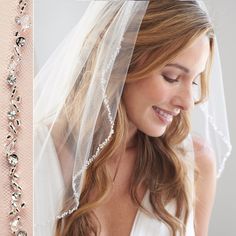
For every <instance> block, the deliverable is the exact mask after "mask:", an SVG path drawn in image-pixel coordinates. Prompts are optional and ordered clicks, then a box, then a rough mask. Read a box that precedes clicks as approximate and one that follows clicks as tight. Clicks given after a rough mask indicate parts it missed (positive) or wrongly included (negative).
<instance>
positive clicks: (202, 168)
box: [193, 138, 216, 236]
mask: <svg viewBox="0 0 236 236" xmlns="http://www.w3.org/2000/svg"><path fill="white" fill-rule="evenodd" d="M193 146H194V154H195V163H196V166H197V169H198V175H197V177H196V182H195V188H196V206H195V233H196V236H207V235H208V225H209V222H210V216H211V211H212V207H213V204H214V198H215V190H216V159H215V154H214V152H213V150H212V149H211V148H209V147H208V146H207V145H206V144H205V143H204V142H203V141H202V140H200V139H199V138H194V139H193Z"/></svg>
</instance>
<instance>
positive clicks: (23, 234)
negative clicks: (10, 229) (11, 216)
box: [16, 230, 27, 236]
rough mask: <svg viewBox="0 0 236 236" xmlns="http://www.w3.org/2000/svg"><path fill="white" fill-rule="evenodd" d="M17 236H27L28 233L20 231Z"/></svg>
mask: <svg viewBox="0 0 236 236" xmlns="http://www.w3.org/2000/svg"><path fill="white" fill-rule="evenodd" d="M16 235H17V236H27V233H26V231H24V230H20V231H18V232H17V234H16Z"/></svg>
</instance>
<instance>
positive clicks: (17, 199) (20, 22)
mask: <svg viewBox="0 0 236 236" xmlns="http://www.w3.org/2000/svg"><path fill="white" fill-rule="evenodd" d="M27 5H28V2H27V0H19V1H18V6H17V16H16V18H15V23H16V32H15V33H14V43H13V51H12V55H11V57H10V62H9V65H8V68H7V69H8V76H7V79H6V83H7V87H8V89H9V92H10V98H9V99H10V105H9V111H8V113H7V119H8V134H7V136H6V143H5V156H6V159H7V162H8V166H9V178H10V188H11V191H12V193H11V200H10V203H11V206H10V207H11V210H10V212H9V216H10V230H11V233H12V235H17V236H27V232H26V231H25V230H24V229H23V225H22V220H21V210H22V209H23V208H24V207H25V206H26V204H25V202H24V201H23V200H22V195H23V189H22V186H21V185H20V183H19V178H20V176H19V174H18V165H19V161H20V159H21V158H20V157H19V155H18V153H17V150H16V144H17V139H18V134H19V131H20V126H21V120H20V116H19V113H20V104H21V97H20V96H19V94H18V86H17V80H18V79H19V66H20V64H21V61H22V52H23V48H24V46H25V45H26V44H27V40H26V37H27V31H28V29H29V28H30V26H31V23H30V16H29V15H27V14H26V9H27Z"/></svg>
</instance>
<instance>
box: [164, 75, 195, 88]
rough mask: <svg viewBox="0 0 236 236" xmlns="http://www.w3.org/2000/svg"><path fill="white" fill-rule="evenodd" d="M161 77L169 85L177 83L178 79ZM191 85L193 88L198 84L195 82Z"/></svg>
mask: <svg viewBox="0 0 236 236" xmlns="http://www.w3.org/2000/svg"><path fill="white" fill-rule="evenodd" d="M162 76H163V78H164V79H165V80H166V81H167V82H169V83H171V84H173V83H177V82H179V79H171V78H170V77H167V76H165V75H162ZM192 84H193V85H195V86H198V83H197V82H196V81H193V82H192Z"/></svg>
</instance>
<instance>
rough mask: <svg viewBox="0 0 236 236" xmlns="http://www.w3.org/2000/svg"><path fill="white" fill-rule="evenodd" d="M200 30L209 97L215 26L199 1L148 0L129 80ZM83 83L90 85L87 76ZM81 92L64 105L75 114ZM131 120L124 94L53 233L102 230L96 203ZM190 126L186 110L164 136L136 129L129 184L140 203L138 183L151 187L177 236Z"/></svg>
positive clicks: (186, 197)
mask: <svg viewBox="0 0 236 236" xmlns="http://www.w3.org/2000/svg"><path fill="white" fill-rule="evenodd" d="M202 35H207V36H208V37H209V43H210V49H211V54H210V58H209V60H208V66H207V69H206V70H205V71H204V72H203V73H202V75H201V99H200V100H199V101H198V102H201V101H203V100H204V99H205V98H206V97H207V91H208V89H207V88H208V77H209V76H208V75H209V70H210V65H211V60H212V55H213V47H214V45H213V44H214V32H213V29H212V25H211V23H210V22H209V18H208V16H207V14H206V13H205V12H204V11H203V10H202V9H201V8H200V7H199V6H198V3H197V2H196V1H173V0H150V1H149V5H148V8H147V11H146V14H145V16H144V18H143V21H142V24H141V27H140V30H139V33H138V37H137V40H136V44H135V48H134V52H133V56H132V59H131V62H130V66H129V71H128V75H127V80H126V82H127V83H129V82H133V81H135V80H138V79H143V78H144V77H146V76H147V75H148V74H149V73H151V72H152V71H153V70H154V69H157V68H160V67H161V66H163V65H164V64H166V63H168V62H169V61H170V60H173V59H174V58H175V57H176V56H177V55H178V54H179V53H180V52H181V51H182V50H183V49H185V48H187V47H188V46H189V45H190V44H191V43H193V41H194V40H196V39H197V38H198V37H199V36H202ZM99 40H100V39H99ZM99 40H98V43H99ZM95 55H96V48H94V50H93V51H92V53H91V55H90V58H89V60H88V62H87V64H86V70H88V71H91V68H92V67H93V63H94V62H95V61H96V56H95ZM146 55H148V59H146V60H145V61H144V62H143V64H142V68H139V67H138V66H137V65H138V63H139V62H140V60H142V58H144V57H145V56H146ZM157 55H158V56H157ZM88 77H89V75H88ZM87 83H89V78H88V80H87ZM83 86H84V91H86V87H87V86H86V82H85V84H84V85H83ZM80 89H81V87H80ZM81 96H83V93H81V94H80V95H78V94H77V91H76V88H75V89H74V90H73V91H72V93H71V94H70V96H69V97H68V101H67V103H66V105H65V109H66V110H67V112H68V113H70V116H69V117H71V119H73V113H75V108H78V104H79V103H80V99H81ZM77 112H78V111H77ZM127 125H128V120H127V115H126V110H125V107H124V105H123V103H122V100H121V103H120V106H119V109H118V113H117V116H116V121H115V133H114V135H113V137H112V140H111V142H110V143H109V144H108V145H107V146H106V147H105V148H104V149H103V150H102V152H101V153H100V154H99V156H98V157H97V159H96V160H94V162H93V163H92V164H91V165H90V167H89V168H88V169H87V171H86V174H85V176H84V182H83V183H84V185H83V189H82V192H81V196H80V207H79V208H78V209H77V210H76V211H75V212H73V213H72V214H71V215H69V216H67V217H65V218H63V219H60V220H58V221H57V226H56V232H55V235H57V236H59V235H60V236H78V235H81V236H85V235H99V231H100V229H101V228H100V227H101V226H100V223H99V220H98V219H97V218H96V216H95V214H94V213H93V209H94V208H95V207H96V206H98V205H100V204H101V203H102V202H103V201H104V200H105V199H106V197H107V195H108V194H109V191H110V189H111V187H112V181H111V178H110V177H109V175H108V173H107V170H106V163H107V161H108V160H110V159H111V158H113V157H114V155H115V154H117V153H118V152H119V150H120V147H121V146H122V145H123V144H124V140H126V136H127ZM189 128H190V124H189V119H188V114H187V113H186V112H181V113H180V114H179V115H178V116H177V117H175V118H174V120H173V122H172V123H171V125H170V126H169V127H168V129H167V130H166V132H165V134H164V135H163V136H161V137H158V138H153V137H149V136H147V135H145V134H144V133H142V132H140V131H138V133H137V142H138V145H137V147H138V150H137V153H138V155H137V158H136V163H135V167H134V170H133V173H132V183H131V189H130V193H131V196H132V199H133V201H134V202H136V204H137V205H139V206H140V207H141V203H140V201H139V200H138V197H137V188H138V186H139V185H140V184H143V183H144V184H145V185H146V187H147V188H148V189H149V190H150V202H151V205H152V208H153V210H154V213H155V216H156V217H157V218H158V219H160V220H161V221H163V222H165V223H166V224H167V225H168V226H169V228H170V230H171V232H172V233H173V235H174V236H175V235H177V232H179V233H180V235H185V225H186V222H187V218H188V216H189V212H190V208H191V207H192V204H193V199H192V197H191V191H192V186H191V184H190V182H189V181H188V178H187V177H186V173H187V171H188V170H187V169H188V168H191V167H189V166H188V163H187V162H185V160H184V158H182V157H183V155H184V154H185V151H184V150H183V149H180V148H178V147H179V144H181V143H182V141H183V140H184V139H185V138H186V137H187V135H188V133H189ZM94 186H96V196H95V197H94V199H93V200H92V201H88V197H89V193H90V192H91V191H92V189H93V188H94ZM173 199H175V201H176V213H175V215H171V214H170V213H169V212H168V211H167V210H166V208H165V206H166V204H167V203H169V202H170V201H171V200H173ZM65 204H66V203H65ZM65 207H66V205H65Z"/></svg>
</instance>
